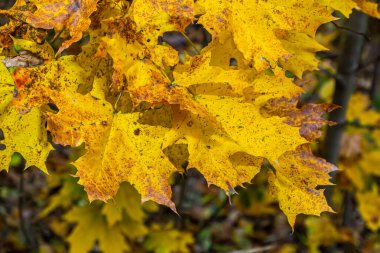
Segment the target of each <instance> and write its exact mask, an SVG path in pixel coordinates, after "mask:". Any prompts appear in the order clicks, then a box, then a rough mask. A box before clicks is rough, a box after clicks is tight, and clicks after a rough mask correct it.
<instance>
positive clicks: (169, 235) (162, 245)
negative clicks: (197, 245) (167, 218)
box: [144, 225, 194, 253]
mask: <svg viewBox="0 0 380 253" xmlns="http://www.w3.org/2000/svg"><path fill="white" fill-rule="evenodd" d="M153 229H154V230H153V231H152V232H150V234H149V236H148V238H147V239H146V241H145V242H144V247H145V249H147V250H154V252H155V253H174V252H180V253H188V252H190V250H189V248H188V246H189V245H191V244H193V243H194V238H193V236H192V235H191V234H190V233H188V232H182V231H179V230H176V229H173V228H167V229H165V228H164V229H159V226H158V225H156V226H155V228H153Z"/></svg>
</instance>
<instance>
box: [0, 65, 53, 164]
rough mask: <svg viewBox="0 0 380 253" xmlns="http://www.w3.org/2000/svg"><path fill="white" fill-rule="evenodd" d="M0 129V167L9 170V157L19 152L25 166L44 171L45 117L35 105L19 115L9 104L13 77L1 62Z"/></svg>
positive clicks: (45, 152)
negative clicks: (0, 137)
mask: <svg viewBox="0 0 380 253" xmlns="http://www.w3.org/2000/svg"><path fill="white" fill-rule="evenodd" d="M0 76H1V78H0V99H1V102H0V129H1V132H2V137H3V140H1V141H0V143H1V144H2V145H4V149H2V150H1V152H0V158H1V159H0V170H3V169H6V170H7V169H8V167H9V164H10V162H11V156H12V154H13V153H14V152H20V153H21V154H22V155H23V156H24V158H25V159H26V161H27V163H26V168H27V167H29V166H31V165H35V166H37V167H39V168H40V169H41V170H43V171H45V172H47V171H46V166H45V161H46V159H47V156H48V154H49V152H50V150H51V149H52V148H51V146H50V144H49V142H48V140H47V133H46V129H45V123H46V119H45V118H44V117H43V115H42V113H41V112H40V110H39V109H38V108H35V109H33V110H32V111H30V112H29V113H28V114H25V115H20V114H19V113H18V111H17V110H16V109H15V108H14V107H13V106H12V104H11V101H12V98H13V90H14V85H13V80H12V78H11V76H10V74H9V72H8V70H7V68H6V67H5V66H4V65H3V64H2V63H0Z"/></svg>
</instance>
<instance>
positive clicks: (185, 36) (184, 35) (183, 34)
mask: <svg viewBox="0 0 380 253" xmlns="http://www.w3.org/2000/svg"><path fill="white" fill-rule="evenodd" d="M181 34H182V36H183V37H184V38H185V39H186V41H187V42H188V43H189V44H190V46H191V47H192V48H193V49H194V50H195V52H196V53H197V54H200V51H199V50H198V48H197V47H196V46H195V45H194V43H193V42H192V41H191V39H190V38H189V37H187V35H186V34H185V33H181Z"/></svg>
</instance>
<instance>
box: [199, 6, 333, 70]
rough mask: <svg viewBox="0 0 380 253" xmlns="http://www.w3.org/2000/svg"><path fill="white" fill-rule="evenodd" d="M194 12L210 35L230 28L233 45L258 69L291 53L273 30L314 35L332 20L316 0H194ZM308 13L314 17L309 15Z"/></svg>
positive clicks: (220, 34) (223, 33)
mask: <svg viewBox="0 0 380 253" xmlns="http://www.w3.org/2000/svg"><path fill="white" fill-rule="evenodd" d="M196 14H198V15H202V16H201V17H200V18H199V21H198V22H199V23H200V24H202V25H204V26H205V28H206V29H207V30H208V31H209V32H210V33H211V34H212V35H213V37H214V38H216V37H220V38H223V37H225V36H226V35H225V33H226V32H231V33H232V36H233V38H234V41H235V43H236V45H237V48H238V49H239V50H240V51H241V52H242V53H243V55H244V57H245V58H246V59H247V60H249V61H253V63H254V66H255V68H256V69H257V70H259V71H260V70H263V69H265V68H267V67H268V63H269V64H270V65H275V64H274V63H275V62H277V60H279V59H282V60H284V61H286V59H288V58H290V57H292V54H291V52H289V51H287V50H286V49H285V48H284V46H283V45H282V43H281V41H280V40H279V39H278V38H277V36H276V32H277V31H279V30H291V31H294V32H298V33H304V34H307V35H309V36H311V37H312V38H314V36H315V32H316V30H317V28H318V27H319V26H320V25H321V24H323V23H327V22H329V21H331V20H333V19H332V17H331V16H330V11H329V10H328V9H327V8H326V7H325V6H324V5H322V4H319V3H317V1H307V2H306V1H305V2H302V3H300V2H299V1H296V0H291V1H286V2H284V1H281V0H273V1H255V0H249V1H238V0H236V1H235V0H222V1H219V2H218V3H215V2H214V1H212V0H201V1H197V2H196ZM310 16H313V17H315V18H313V19H310V18H309V17H310ZM300 51H301V50H298V51H297V52H300Z"/></svg>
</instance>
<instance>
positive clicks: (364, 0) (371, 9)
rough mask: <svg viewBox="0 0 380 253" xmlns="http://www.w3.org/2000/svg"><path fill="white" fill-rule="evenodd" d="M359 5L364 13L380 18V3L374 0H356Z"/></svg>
mask: <svg viewBox="0 0 380 253" xmlns="http://www.w3.org/2000/svg"><path fill="white" fill-rule="evenodd" d="M354 1H355V2H356V3H357V5H358V7H359V10H361V11H363V12H364V13H366V14H368V15H370V16H372V17H375V18H380V5H379V4H378V3H374V2H373V1H372V2H371V1H369V0H354Z"/></svg>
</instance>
